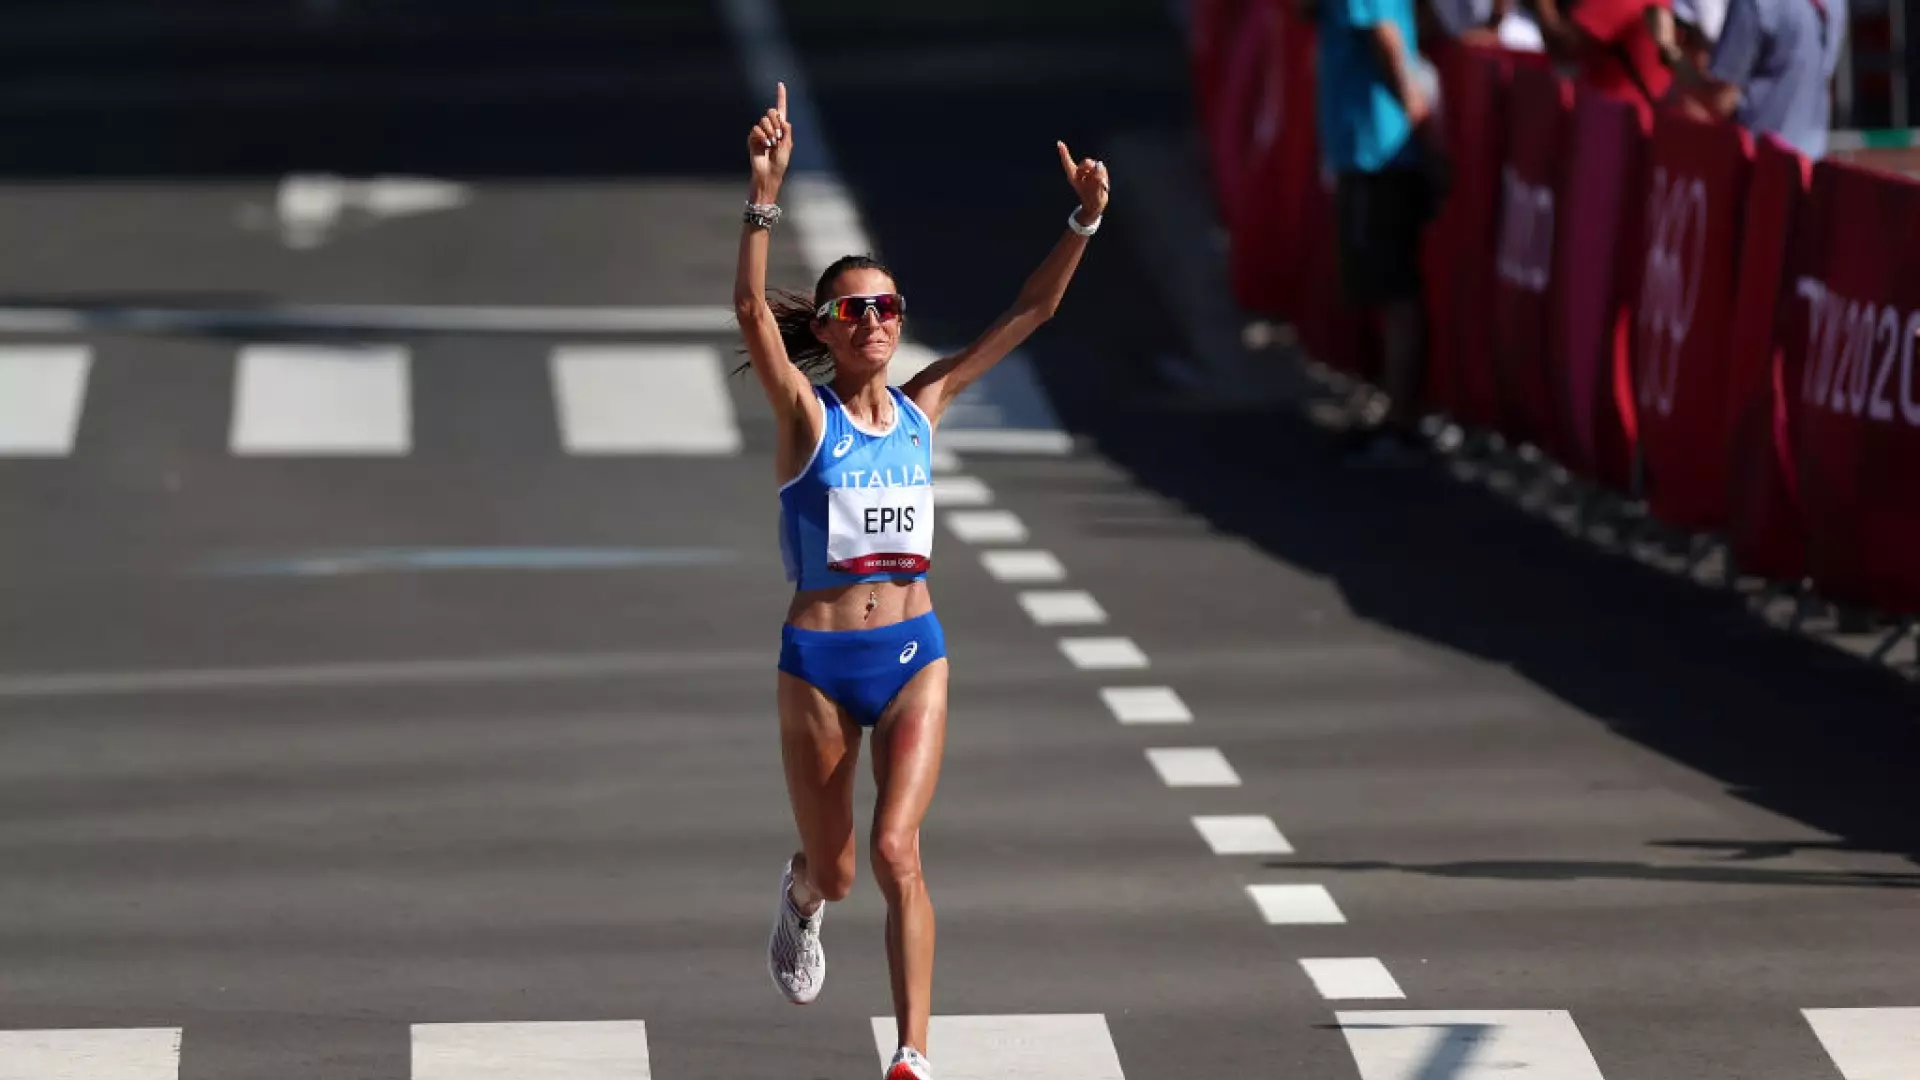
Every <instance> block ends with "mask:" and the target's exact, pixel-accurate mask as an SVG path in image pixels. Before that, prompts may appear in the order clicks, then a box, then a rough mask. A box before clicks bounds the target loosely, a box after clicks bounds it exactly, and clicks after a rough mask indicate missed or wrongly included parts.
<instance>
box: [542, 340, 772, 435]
mask: <svg viewBox="0 0 1920 1080" xmlns="http://www.w3.org/2000/svg"><path fill="white" fill-rule="evenodd" d="M551 363H552V374H553V385H554V390H555V393H554V400H555V402H556V403H557V404H558V406H559V410H560V431H561V439H562V441H563V442H564V443H565V444H566V447H567V452H568V453H570V454H649V453H651V454H737V453H739V452H740V447H741V441H740V424H739V419H738V418H737V417H736V416H735V415H734V411H733V398H732V397H730V396H729V395H728V393H727V384H726V376H725V374H724V372H723V371H722V369H721V364H722V363H723V361H722V358H721V356H720V350H719V349H716V348H714V347H713V346H711V345H569V346H562V347H560V348H558V349H555V350H554V352H553V358H552V362H551Z"/></svg>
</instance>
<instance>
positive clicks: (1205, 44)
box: [1187, 0, 1247, 132]
mask: <svg viewBox="0 0 1920 1080" xmlns="http://www.w3.org/2000/svg"><path fill="white" fill-rule="evenodd" d="M1246 3H1247V0H1191V7H1190V14H1189V17H1188V23H1187V75H1188V79H1189V80H1190V81H1191V83H1192V85H1193V103H1194V111H1195V113H1196V114H1197V117H1196V118H1197V119H1198V121H1199V124H1200V130H1201V131H1204V132H1211V131H1212V130H1213V118H1214V115H1215V112H1216V110H1217V108H1218V101H1219V95H1220V77H1221V72H1222V69H1223V68H1224V66H1225V65H1224V63H1223V59H1222V58H1223V57H1224V56H1225V55H1226V51H1227V46H1228V43H1229V42H1231V41H1232V32H1233V29H1234V27H1235V26H1236V25H1238V23H1239V21H1240V10H1241V9H1242V8H1243V7H1245V6H1246Z"/></svg>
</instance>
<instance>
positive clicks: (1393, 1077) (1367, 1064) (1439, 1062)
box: [1335, 1009, 1606, 1080]
mask: <svg viewBox="0 0 1920 1080" xmlns="http://www.w3.org/2000/svg"><path fill="white" fill-rule="evenodd" d="M1335 1016H1336V1018H1337V1019H1338V1020H1339V1024H1340V1032H1341V1034H1343V1035H1345V1036H1346V1039H1347V1048H1348V1049H1349V1050H1351V1051H1352V1052H1353V1060H1354V1064H1356V1065H1358V1066H1359V1068H1360V1077H1361V1080H1436V1078H1438V1077H1443V1076H1444V1077H1446V1078H1447V1080H1509V1078H1511V1077H1514V1076H1526V1077H1529V1078H1530V1080H1606V1078H1605V1077H1604V1076H1602V1075H1601V1073H1600V1066H1599V1064H1598V1063H1597V1062H1595V1061H1594V1059H1593V1052H1592V1051H1591V1050H1589V1049H1588V1048H1587V1042H1586V1039H1584V1038H1583V1037H1581V1034H1580V1029H1579V1028H1578V1027H1577V1026H1576V1025H1575V1024H1574V1022H1573V1017H1572V1016H1570V1015H1568V1014H1567V1013H1565V1012H1563V1011H1560V1010H1557V1009H1535V1010H1506V1011H1497V1012H1496V1011H1477V1012H1476V1011H1459V1012H1449V1011H1443V1010H1390V1011H1384V1012H1339V1013H1336V1014H1335Z"/></svg>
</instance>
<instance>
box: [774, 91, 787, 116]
mask: <svg viewBox="0 0 1920 1080" xmlns="http://www.w3.org/2000/svg"><path fill="white" fill-rule="evenodd" d="M773 110H774V111H775V112H777V113H779V114H780V119H782V120H785V119H786V118H787V84H786V83H779V84H777V86H776V89H775V90H774V97H773Z"/></svg>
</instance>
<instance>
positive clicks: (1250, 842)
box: [1193, 814, 1293, 855]
mask: <svg viewBox="0 0 1920 1080" xmlns="http://www.w3.org/2000/svg"><path fill="white" fill-rule="evenodd" d="M1193 827H1194V828H1195V829H1198V830H1199V831H1200V835H1201V836H1202V837H1204V838H1205V839H1206V841H1207V846H1208V847H1210V848H1212V849H1213V853H1214V854H1215V855H1291V854H1293V845H1292V844H1289V843H1287V838H1286V837H1284V836H1282V835H1280V827H1279V826H1277V825H1275V824H1274V823H1273V819H1272V818H1270V817H1267V816H1266V815H1264V814H1231V815H1224V816H1216V817H1196V818H1194V819H1193Z"/></svg>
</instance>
